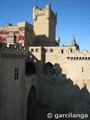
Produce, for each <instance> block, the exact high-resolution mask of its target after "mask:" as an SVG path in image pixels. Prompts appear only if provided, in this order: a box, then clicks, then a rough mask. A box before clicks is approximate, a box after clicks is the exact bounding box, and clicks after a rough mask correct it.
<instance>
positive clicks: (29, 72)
mask: <svg viewBox="0 0 90 120" xmlns="http://www.w3.org/2000/svg"><path fill="white" fill-rule="evenodd" d="M25 67H26V68H25V74H26V75H27V76H28V75H32V74H33V75H34V74H36V67H35V65H34V64H33V63H32V62H30V61H28V62H26V66H25Z"/></svg>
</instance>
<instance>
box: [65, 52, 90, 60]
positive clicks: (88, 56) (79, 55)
mask: <svg viewBox="0 0 90 120" xmlns="http://www.w3.org/2000/svg"><path fill="white" fill-rule="evenodd" d="M66 56H67V59H68V60H90V52H88V50H83V51H79V50H76V51H74V52H73V53H71V52H70V51H67V54H66Z"/></svg>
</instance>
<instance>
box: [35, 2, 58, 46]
mask: <svg viewBox="0 0 90 120" xmlns="http://www.w3.org/2000/svg"><path fill="white" fill-rule="evenodd" d="M33 20H34V32H35V34H36V35H41V36H42V35H45V37H46V38H47V40H48V43H49V44H50V45H51V46H54V45H59V38H57V37H56V24H57V13H55V12H53V11H52V10H51V5H49V4H47V5H46V8H43V9H39V8H38V7H33Z"/></svg>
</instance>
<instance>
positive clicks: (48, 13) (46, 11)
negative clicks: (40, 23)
mask: <svg viewBox="0 0 90 120" xmlns="http://www.w3.org/2000/svg"><path fill="white" fill-rule="evenodd" d="M38 16H45V17H46V18H47V19H48V20H49V19H50V18H52V20H54V21H55V25H56V24H57V13H55V12H53V11H52V10H51V5H49V4H47V5H46V8H42V9H39V8H38V7H33V20H34V21H36V20H37V18H38Z"/></svg>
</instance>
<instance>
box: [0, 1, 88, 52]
mask: <svg viewBox="0 0 90 120" xmlns="http://www.w3.org/2000/svg"><path fill="white" fill-rule="evenodd" d="M46 4H51V5H52V9H53V11H55V12H57V15H58V19H57V29H56V34H57V36H60V38H61V45H63V44H64V45H69V44H70V43H71V39H72V35H73V34H74V36H75V38H76V41H77V43H79V44H80V48H81V50H89V51H90V0H15V1H13V0H7V1H4V0H0V26H3V25H5V24H6V23H11V24H13V25H16V24H17V22H19V21H27V22H29V23H31V24H33V20H32V7H33V6H38V7H39V8H42V7H43V6H45V5H46Z"/></svg>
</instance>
